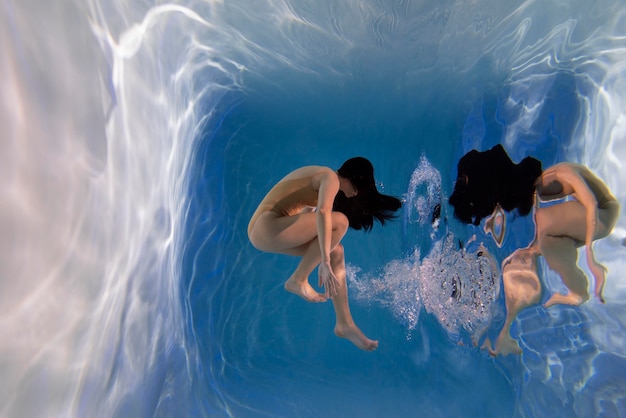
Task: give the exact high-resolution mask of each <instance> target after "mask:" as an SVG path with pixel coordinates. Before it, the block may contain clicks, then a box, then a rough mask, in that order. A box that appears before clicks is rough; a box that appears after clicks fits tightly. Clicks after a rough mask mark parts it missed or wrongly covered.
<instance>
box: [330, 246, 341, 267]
mask: <svg viewBox="0 0 626 418" xmlns="http://www.w3.org/2000/svg"><path fill="white" fill-rule="evenodd" d="M343 258H344V249H343V244H341V243H339V244H337V245H335V247H334V248H333V249H332V250H331V251H330V261H331V263H335V262H338V261H343Z"/></svg>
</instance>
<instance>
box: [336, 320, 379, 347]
mask: <svg viewBox="0 0 626 418" xmlns="http://www.w3.org/2000/svg"><path fill="white" fill-rule="evenodd" d="M335 335H336V336H337V337H341V338H345V339H347V340H349V341H351V342H352V344H354V345H356V346H357V347H359V348H360V349H361V350H365V351H374V350H376V349H377V348H378V341H374V340H370V339H369V338H367V337H366V336H365V334H363V333H362V332H361V330H360V329H359V328H358V327H357V326H356V325H354V324H352V325H336V326H335Z"/></svg>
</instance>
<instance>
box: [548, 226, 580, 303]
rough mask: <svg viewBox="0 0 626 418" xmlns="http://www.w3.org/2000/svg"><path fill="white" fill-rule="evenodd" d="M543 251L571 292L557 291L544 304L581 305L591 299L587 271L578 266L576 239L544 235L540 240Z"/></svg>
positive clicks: (550, 264)
mask: <svg viewBox="0 0 626 418" xmlns="http://www.w3.org/2000/svg"><path fill="white" fill-rule="evenodd" d="M539 244H540V247H541V253H542V254H543V256H544V258H545V260H546V263H547V264H548V266H549V267H550V269H552V270H554V271H555V272H556V273H558V275H559V276H560V277H561V280H563V283H564V284H565V286H567V288H568V290H569V293H568V294H565V295H562V294H560V293H555V294H554V295H552V296H551V297H550V299H548V301H547V302H546V303H545V304H544V306H545V307H549V306H552V305H554V304H557V303H562V304H566V305H580V304H581V303H583V302H585V301H587V300H588V299H589V291H588V290H587V288H588V286H589V282H588V280H587V277H586V276H585V273H583V271H582V270H581V269H580V268H579V267H578V265H577V260H578V251H577V248H576V241H574V240H573V239H571V238H568V237H552V236H544V237H541V238H540V240H539Z"/></svg>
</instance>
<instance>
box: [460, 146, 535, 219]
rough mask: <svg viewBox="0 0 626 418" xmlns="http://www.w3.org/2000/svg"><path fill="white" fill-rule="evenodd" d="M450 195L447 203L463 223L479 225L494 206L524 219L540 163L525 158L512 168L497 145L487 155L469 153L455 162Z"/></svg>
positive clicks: (507, 156) (530, 204)
mask: <svg viewBox="0 0 626 418" xmlns="http://www.w3.org/2000/svg"><path fill="white" fill-rule="evenodd" d="M457 173H458V174H457V179H456V183H455V185H454V192H453V193H452V195H451V196H450V198H449V200H448V201H449V203H450V204H451V205H452V206H454V216H455V217H456V218H457V219H458V220H460V221H461V222H463V223H466V224H469V223H472V224H474V225H480V221H481V220H482V219H483V218H485V217H487V216H489V215H491V213H493V210H494V209H495V207H496V205H497V204H499V205H500V206H501V207H502V209H504V210H505V211H507V212H510V211H512V210H514V209H517V212H518V214H519V215H521V216H525V215H528V214H529V213H530V210H531V209H532V205H533V193H534V190H535V181H536V180H537V178H538V177H539V176H541V173H542V168H541V161H539V160H537V159H535V158H533V157H526V158H524V159H523V160H522V161H521V162H520V163H519V164H514V163H513V161H511V158H510V157H509V155H508V154H507V153H506V151H505V150H504V147H503V146H502V145H500V144H498V145H496V146H495V147H493V148H491V149H490V150H487V151H482V152H479V151H477V150H471V151H470V152H468V153H467V154H465V155H464V156H463V157H461V159H460V160H459V163H458V165H457Z"/></svg>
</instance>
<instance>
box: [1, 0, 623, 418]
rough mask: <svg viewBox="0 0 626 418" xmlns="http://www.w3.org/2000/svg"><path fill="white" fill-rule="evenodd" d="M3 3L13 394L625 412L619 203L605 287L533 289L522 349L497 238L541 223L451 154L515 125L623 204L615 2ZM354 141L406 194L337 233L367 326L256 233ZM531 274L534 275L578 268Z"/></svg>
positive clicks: (13, 405)
mask: <svg viewBox="0 0 626 418" xmlns="http://www.w3.org/2000/svg"><path fill="white" fill-rule="evenodd" d="M0 10H1V13H0V17H1V21H0V48H1V49H0V52H1V53H2V57H3V59H2V61H1V62H0V79H1V80H2V82H1V83H2V89H1V90H2V112H0V126H3V131H4V132H3V139H2V141H3V142H2V144H3V152H2V153H1V154H0V185H1V187H2V191H3V194H4V196H5V198H4V201H3V203H2V204H0V245H1V248H0V286H1V287H0V289H1V291H0V332H1V333H2V335H3V338H2V342H1V343H0V365H1V369H0V370H2V378H0V405H1V406H0V415H1V416H7V417H18V416H20V417H21V416H32V417H38V416H41V417H49V416H71V417H74V416H76V417H84V416H107V417H108V416H119V417H139V416H158V417H170V416H171V417H181V416H184V417H187V416H188V417H205V416H206V417H318V416H330V417H353V416H354V417H357V416H358V417H383V416H384V417H407V416H408V417H413V416H415V417H418V416H427V417H450V416H455V417H456V416H458V417H545V416H567V417H620V416H626V339H625V338H624V331H625V330H626V305H625V304H624V296H625V295H626V281H625V280H624V279H623V277H622V274H621V272H622V271H623V270H624V267H625V265H624V262H623V259H624V254H625V251H626V248H625V247H624V240H625V239H626V229H625V223H624V222H625V221H624V220H623V219H622V218H620V219H619V221H618V223H617V226H616V228H615V230H614V231H613V233H612V234H611V235H610V236H609V237H607V238H605V239H603V240H601V241H599V242H597V243H596V244H595V247H594V248H595V251H596V256H597V258H598V260H599V261H600V262H602V263H603V264H605V265H606V266H607V267H608V269H609V273H608V276H607V286H606V289H605V297H606V300H607V303H606V304H605V305H602V304H600V303H599V302H598V301H597V300H595V299H592V300H590V301H588V302H587V303H585V304H584V305H582V306H580V307H565V306H555V307H551V308H549V309H546V308H543V307H542V306H541V305H536V306H533V307H530V308H528V309H526V310H524V311H523V312H522V313H521V314H520V315H519V316H518V318H517V320H516V321H515V322H514V323H513V327H512V335H513V337H514V338H515V339H516V340H518V341H519V343H520V346H521V348H522V350H523V354H522V355H521V356H516V355H510V356H504V357H503V356H500V357H496V358H493V357H491V356H489V354H488V353H487V352H486V350H481V348H480V346H481V345H482V344H483V342H484V341H485V340H486V339H487V338H488V339H490V340H491V341H493V340H494V339H495V337H496V336H497V334H498V332H499V330H500V328H501V327H502V324H503V322H504V316H505V309H504V298H503V289H502V284H501V277H500V263H501V262H502V260H503V259H504V258H505V257H506V256H508V255H509V254H511V253H512V252H513V251H514V250H515V249H517V248H520V247H524V246H526V245H527V244H528V243H529V242H530V240H531V239H532V237H533V223H532V221H531V219H530V217H519V216H515V215H509V217H508V224H507V234H506V237H505V241H504V244H503V245H502V247H501V248H499V247H498V246H496V245H495V243H494V242H493V240H492V239H491V237H490V236H488V235H486V234H485V233H484V232H483V230H482V228H481V227H474V226H467V225H462V224H460V223H459V222H457V221H456V220H455V219H454V218H453V216H452V209H451V208H450V206H449V205H448V204H447V197H448V196H449V195H450V193H451V192H452V186H453V183H454V180H455V178H456V163H457V162H458V160H459V158H460V157H461V156H462V155H464V154H465V153H466V152H467V151H469V150H471V149H473V148H475V149H479V150H485V149H488V148H491V147H492V146H494V145H496V144H503V145H504V147H505V148H506V150H507V152H508V153H509V155H510V156H511V158H512V159H513V160H514V161H515V162H519V161H520V160H521V159H522V158H523V157H525V156H527V155H533V156H534V157H536V158H538V159H540V160H541V161H542V163H543V166H544V167H548V166H550V165H553V164H555V163H557V162H560V161H574V162H579V163H582V164H585V165H587V166H589V167H590V168H591V169H592V170H594V172H596V173H597V174H598V175H599V176H600V177H601V178H602V179H603V180H604V181H605V182H606V183H607V185H608V186H609V187H610V188H611V190H612V191H613V192H614V194H615V195H616V197H617V198H618V200H619V201H620V202H621V203H622V206H624V204H625V203H626V202H625V192H626V189H625V188H624V186H623V184H624V181H625V180H626V168H625V167H624V165H623V163H622V161H623V160H624V157H626V146H625V145H626V142H625V140H624V138H625V135H626V118H625V114H624V109H626V48H625V47H624V45H626V44H625V42H626V29H625V28H626V5H623V2H620V1H617V0H606V1H595V2H589V1H582V0H581V1H570V2H560V1H549V2H536V1H531V0H528V1H515V2H508V3H506V4H505V2H501V1H495V0H494V1H490V0H480V1H476V2H462V1H456V0H450V1H440V2H427V1H409V0H406V1H397V2H395V1H375V0H360V1H345V2H340V4H338V3H336V2H330V1H317V2H311V1H298V0H291V1H275V0H262V1H255V2H249V1H245V0H232V1H226V2H220V1H213V0H205V1H196V2H188V1H184V0H182V1H177V2H171V3H166V2H149V1H144V2H137V1H118V2H113V3H112V2H100V1H97V0H90V1H87V2H76V1H73V0H64V1H60V2H54V4H51V3H50V2H42V1H37V0H25V1H20V2H17V1H12V0H6V1H4V2H3V3H2V6H1V9H0ZM356 155H362V156H365V157H367V158H369V159H370V160H371V161H372V162H373V164H374V166H375V170H376V171H375V174H376V180H377V182H378V186H379V188H381V189H382V190H383V191H384V193H386V194H390V195H395V196H398V197H400V198H401V199H402V200H403V202H404V207H403V210H402V212H401V214H400V216H399V217H398V219H397V220H395V221H394V222H392V223H391V224H389V225H388V226H385V227H384V228H380V227H379V226H378V225H376V226H375V227H374V230H373V231H372V232H371V233H367V234H364V233H363V232H359V231H350V232H349V233H348V234H347V236H346V237H345V238H344V241H343V243H344V245H345V248H346V261H347V268H348V287H349V293H350V303H351V308H352V314H353V316H354V318H355V320H356V322H357V324H358V325H359V326H360V327H361V329H362V330H363V331H364V332H365V333H366V334H367V335H368V336H370V337H371V338H374V339H378V340H379V341H380V346H379V349H378V350H377V351H375V352H362V351H360V350H358V349H356V348H355V347H354V346H353V345H352V344H350V343H349V342H347V341H345V340H342V339H339V338H337V337H335V336H334V334H333V327H334V313H333V310H332V306H331V305H330V304H328V303H327V304H322V305H310V304H307V303H306V302H304V301H302V300H300V299H299V298H296V297H294V296H293V295H290V294H288V293H286V292H285V291H284V290H283V288H282V286H283V282H284V280H285V279H286V278H287V277H288V276H289V274H290V272H291V271H292V270H293V269H294V268H295V266H296V264H297V259H294V258H290V257H286V256H282V255H271V254H264V253H261V252H259V251H257V250H255V249H254V248H253V247H252V246H251V245H250V244H249V242H248V240H247V236H246V228H247V223H248V220H249V217H250V216H251V214H252V212H253V211H254V209H255V208H256V205H257V204H258V202H259V201H260V199H261V198H262V197H263V195H264V194H265V193H266V192H267V191H268V190H269V188H270V187H271V186H272V185H273V184H274V183H275V182H276V181H278V180H279V179H280V178H281V177H283V176H284V175H285V174H286V173H287V172H289V171H290V170H292V169H294V168H296V167H299V166H301V165H306V164H320V165H328V166H330V167H334V168H338V167H339V166H340V164H341V163H342V162H343V161H344V160H346V159H347V158H350V157H352V156H356ZM438 204H440V205H441V217H440V218H439V219H438V221H436V222H432V220H433V219H432V213H433V210H434V208H435V207H436V206H437V205H438ZM459 243H462V244H463V248H461V247H460V245H459ZM479 251H481V252H482V253H483V256H482V257H481V261H480V262H478V261H476V260H478V257H477V253H478V252H479ZM581 260H584V257H582V258H581ZM479 263H482V264H479ZM581 266H582V268H583V269H586V266H585V265H584V261H581ZM540 277H541V279H542V282H543V284H544V288H545V290H544V293H543V294H542V301H545V300H546V299H547V297H548V296H549V294H551V293H552V292H555V291H560V290H561V289H562V287H563V285H562V284H561V282H560V279H559V278H558V276H556V275H555V274H554V273H553V272H551V271H550V270H549V269H547V267H546V266H545V263H543V262H540Z"/></svg>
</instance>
